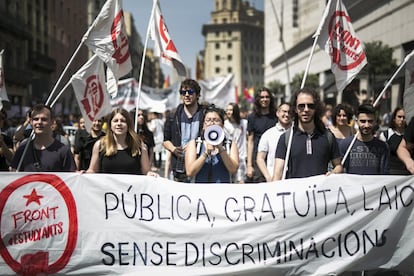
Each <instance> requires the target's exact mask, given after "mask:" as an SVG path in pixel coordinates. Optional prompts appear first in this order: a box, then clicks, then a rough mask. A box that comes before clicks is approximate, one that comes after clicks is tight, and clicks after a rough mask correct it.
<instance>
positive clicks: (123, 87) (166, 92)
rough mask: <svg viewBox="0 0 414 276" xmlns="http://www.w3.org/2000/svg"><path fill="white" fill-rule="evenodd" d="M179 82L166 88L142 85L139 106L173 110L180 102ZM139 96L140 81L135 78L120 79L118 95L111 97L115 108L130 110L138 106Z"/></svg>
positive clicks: (148, 108) (144, 108) (143, 108)
mask: <svg viewBox="0 0 414 276" xmlns="http://www.w3.org/2000/svg"><path fill="white" fill-rule="evenodd" d="M179 85H180V84H179V83H175V84H173V85H172V86H170V87H168V88H165V89H157V88H152V87H149V86H146V85H143V86H142V87H141V92H142V93H141V100H140V104H139V108H140V109H141V110H150V109H151V108H153V107H159V109H163V110H164V111H165V110H172V109H174V108H176V107H177V106H178V105H179V103H180V94H179V93H178V87H179ZM137 96H138V82H137V81H136V80H135V79H134V78H130V79H124V80H120V81H119V83H118V95H117V96H116V97H113V98H112V99H111V105H112V107H113V108H116V107H123V108H125V109H126V110H128V111H131V110H133V109H134V108H135V107H136V103H135V101H136V100H137Z"/></svg>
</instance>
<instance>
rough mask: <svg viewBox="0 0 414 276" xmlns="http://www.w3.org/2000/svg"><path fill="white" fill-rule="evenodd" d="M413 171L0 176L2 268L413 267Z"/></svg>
mask: <svg viewBox="0 0 414 276" xmlns="http://www.w3.org/2000/svg"><path fill="white" fill-rule="evenodd" d="M413 192H414V179H413V177H412V176H357V175H346V174H343V175H331V176H328V177H327V176H316V177H309V178H302V179H289V180H284V181H280V182H278V183H262V184H245V185H237V184H186V183H178V182H173V181H170V180H167V179H164V178H154V177H149V176H133V175H109V174H75V173H58V174H51V173H37V174H31V173H9V172H5V173H0V213H1V217H0V229H1V232H0V235H1V238H0V254H1V258H0V274H1V275H15V274H24V275H36V274H37V273H43V274H45V275H47V274H57V273H58V274H63V275H66V274H70V275H85V274H87V275H104V274H108V275H109V274H110V275H328V274H329V275H332V274H335V273H336V274H340V273H342V272H344V271H360V270H371V269H376V268H395V269H398V270H400V271H402V272H405V273H412V272H413V271H414V239H413V238H412V229H414V215H413V206H414V202H413V200H414V193H413Z"/></svg>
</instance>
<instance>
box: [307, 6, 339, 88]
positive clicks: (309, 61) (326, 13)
mask: <svg viewBox="0 0 414 276" xmlns="http://www.w3.org/2000/svg"><path fill="white" fill-rule="evenodd" d="M331 3H332V0H329V2H328V4H327V5H326V7H325V11H324V12H323V16H322V19H321V22H319V26H318V29H317V30H316V32H315V34H314V35H313V38H314V40H313V45H312V49H311V52H310V55H309V58H308V62H307V64H306V69H305V73H304V74H303V78H302V83H301V85H300V88H301V89H302V88H303V87H305V82H306V78H307V76H308V72H309V68H310V63H311V61H312V57H313V52H314V51H315V48H316V43H317V42H318V39H319V36H320V35H321V30H322V27H323V25H324V24H325V20H326V18H327V17H328V13H329V10H330V7H331Z"/></svg>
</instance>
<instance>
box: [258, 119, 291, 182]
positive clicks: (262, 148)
mask: <svg viewBox="0 0 414 276" xmlns="http://www.w3.org/2000/svg"><path fill="white" fill-rule="evenodd" d="M285 132H286V129H284V128H283V127H282V126H281V125H280V124H279V123H277V124H276V126H274V127H271V128H269V129H268V130H266V131H265V132H264V133H263V134H262V137H261V138H260V141H259V145H258V146H257V152H266V153H267V157H266V167H267V171H268V172H269V175H270V176H273V165H274V162H275V154H276V148H277V143H278V142H279V138H280V136H281V135H282V134H283V133H285Z"/></svg>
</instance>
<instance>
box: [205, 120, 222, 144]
mask: <svg viewBox="0 0 414 276" xmlns="http://www.w3.org/2000/svg"><path fill="white" fill-rule="evenodd" d="M204 140H205V141H206V142H207V143H208V144H210V145H212V146H217V145H220V144H221V143H222V142H223V140H224V131H223V128H221V127H220V126H218V125H211V126H209V127H207V128H206V129H205V130H204Z"/></svg>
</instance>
